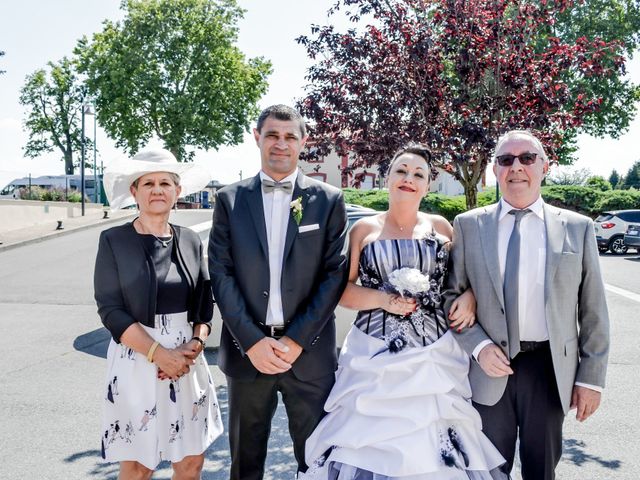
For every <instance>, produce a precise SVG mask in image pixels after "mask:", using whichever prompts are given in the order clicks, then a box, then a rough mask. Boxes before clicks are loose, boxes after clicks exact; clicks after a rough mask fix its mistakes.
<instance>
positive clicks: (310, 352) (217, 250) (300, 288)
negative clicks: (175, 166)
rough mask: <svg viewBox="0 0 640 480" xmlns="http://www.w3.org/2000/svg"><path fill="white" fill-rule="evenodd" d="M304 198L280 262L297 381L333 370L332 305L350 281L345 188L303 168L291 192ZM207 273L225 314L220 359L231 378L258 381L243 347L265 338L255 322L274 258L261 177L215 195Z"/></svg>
mask: <svg viewBox="0 0 640 480" xmlns="http://www.w3.org/2000/svg"><path fill="white" fill-rule="evenodd" d="M298 197H302V208H303V211H302V221H301V223H300V226H301V227H302V226H305V225H314V224H318V226H319V228H318V229H315V230H310V231H306V232H299V230H298V225H297V224H296V222H295V220H294V218H293V215H290V216H289V224H288V227H287V235H286V239H285V246H284V255H283V264H282V281H281V285H280V288H281V289H282V308H283V313H284V321H285V328H286V330H285V334H286V335H287V336H288V337H290V338H291V339H292V340H294V341H295V342H297V343H298V344H299V345H301V346H302V348H303V353H302V354H301V355H300V357H299V358H298V360H296V362H295V363H294V364H293V367H292V370H293V373H294V374H295V375H296V377H298V378H299V379H300V380H310V379H313V378H319V377H321V376H323V375H327V374H330V373H331V372H333V371H335V368H336V362H337V358H336V333H335V322H334V320H335V316H334V313H333V311H334V309H335V307H336V305H337V303H338V300H339V299H340V296H341V294H342V291H343V289H344V287H345V285H346V282H347V276H348V256H347V247H348V245H347V242H346V236H347V216H346V210H345V206H344V201H343V196H342V191H340V190H339V189H337V188H335V187H332V186H330V185H327V184H325V183H322V182H318V181H316V180H313V179H311V178H309V177H306V176H304V175H302V174H299V175H298V177H297V179H296V182H295V186H294V191H293V196H292V198H293V199H294V200H295V199H297V198H298ZM209 273H210V275H211V281H212V287H213V293H214V297H215V299H216V302H217V303H218V306H219V308H220V312H221V314H222V320H223V326H222V334H221V339H220V351H219V357H218V365H219V366H220V368H221V369H222V371H223V372H224V373H225V374H227V375H229V376H230V377H233V378H237V379H247V380H250V379H253V378H255V376H256V375H257V370H256V369H255V368H254V367H253V365H252V364H251V362H250V360H249V358H248V357H247V356H246V351H247V350H248V349H249V348H251V347H252V346H253V345H254V344H255V343H256V342H258V341H259V340H260V339H262V338H264V337H265V334H264V333H263V331H262V330H261V329H260V328H259V326H258V323H259V322H264V321H265V319H266V315H267V305H268V300H269V298H268V296H269V257H268V246H267V234H266V227H265V221H264V209H263V205H262V192H261V183H260V176H259V175H257V176H255V177H253V178H249V179H247V180H244V181H242V182H238V183H235V184H233V185H230V186H229V187H226V188H223V189H222V190H220V191H219V192H218V194H217V199H216V204H215V211H214V213H213V227H212V229H211V233H210V238H209Z"/></svg>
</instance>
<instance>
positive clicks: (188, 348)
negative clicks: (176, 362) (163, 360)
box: [176, 340, 204, 360]
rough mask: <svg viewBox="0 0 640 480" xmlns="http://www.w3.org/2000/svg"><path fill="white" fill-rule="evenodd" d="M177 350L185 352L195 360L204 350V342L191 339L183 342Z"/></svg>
mask: <svg viewBox="0 0 640 480" xmlns="http://www.w3.org/2000/svg"><path fill="white" fill-rule="evenodd" d="M176 350H178V351H179V352H182V353H184V354H185V355H186V356H187V357H189V358H190V359H191V360H195V359H196V358H197V357H198V355H200V352H202V351H203V350H204V347H203V346H202V344H201V343H200V342H199V341H197V340H189V341H188V342H187V343H183V344H182V345H180V346H178V347H176Z"/></svg>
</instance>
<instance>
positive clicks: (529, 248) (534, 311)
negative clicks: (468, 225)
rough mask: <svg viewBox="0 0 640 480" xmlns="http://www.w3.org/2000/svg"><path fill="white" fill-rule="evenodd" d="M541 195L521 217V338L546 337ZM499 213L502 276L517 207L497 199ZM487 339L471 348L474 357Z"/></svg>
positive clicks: (524, 339) (545, 250) (545, 243)
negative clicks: (513, 213)
mask: <svg viewBox="0 0 640 480" xmlns="http://www.w3.org/2000/svg"><path fill="white" fill-rule="evenodd" d="M542 205H543V202H542V197H538V200H536V201H535V202H534V203H532V204H531V205H529V206H528V207H527V208H528V209H529V210H531V213H529V214H527V215H525V216H524V217H522V220H520V266H519V268H518V286H519V288H518V329H519V333H520V340H521V341H533V342H543V341H545V340H549V331H548V330H547V317H546V314H545V308H544V307H545V302H544V283H545V282H544V274H545V262H546V259H547V229H546V228H545V226H544V210H543V208H542ZM498 208H499V209H500V212H499V216H498V261H499V263H500V275H501V277H502V278H503V279H504V269H505V265H506V263H507V247H508V246H509V238H510V237H511V232H512V231H513V225H514V223H515V216H514V215H509V212H510V211H511V210H514V209H515V210H518V209H516V208H514V207H512V206H511V205H509V204H508V203H507V202H506V201H505V200H504V198H502V199H500V205H499V206H498ZM490 343H492V342H491V341H490V340H485V341H484V342H481V343H480V344H479V345H478V346H477V347H476V348H475V349H474V350H473V356H474V357H475V358H476V359H477V358H478V354H479V353H480V351H481V350H482V349H483V348H484V347H485V346H486V345H488V344H490Z"/></svg>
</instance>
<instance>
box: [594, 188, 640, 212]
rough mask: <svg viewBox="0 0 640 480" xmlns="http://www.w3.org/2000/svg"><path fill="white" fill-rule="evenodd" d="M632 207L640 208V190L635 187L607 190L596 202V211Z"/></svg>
mask: <svg viewBox="0 0 640 480" xmlns="http://www.w3.org/2000/svg"><path fill="white" fill-rule="evenodd" d="M632 208H640V191H638V190H635V189H631V190H612V191H610V192H606V193H605V195H602V197H601V198H600V199H598V201H597V202H596V204H595V211H596V212H598V213H599V212H604V211H607V210H628V209H632Z"/></svg>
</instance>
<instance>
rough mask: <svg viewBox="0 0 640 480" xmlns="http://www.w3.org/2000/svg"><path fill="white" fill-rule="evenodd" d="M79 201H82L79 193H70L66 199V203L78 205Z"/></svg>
mask: <svg viewBox="0 0 640 480" xmlns="http://www.w3.org/2000/svg"><path fill="white" fill-rule="evenodd" d="M80 200H82V195H81V194H80V192H75V191H74V192H71V193H70V194H69V198H68V199H67V202H74V203H79V202H80ZM85 200H86V197H85Z"/></svg>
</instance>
